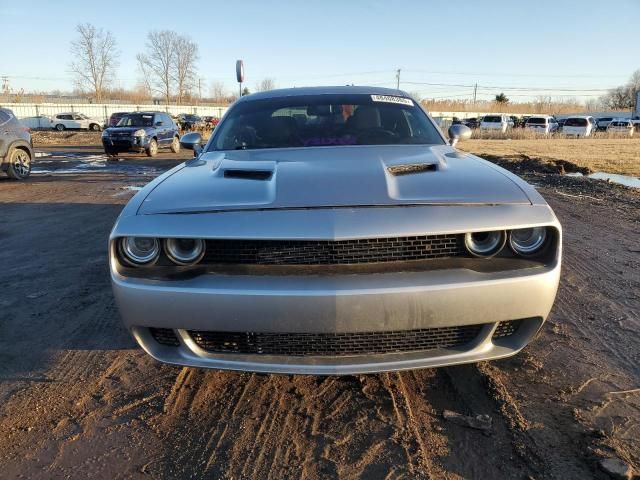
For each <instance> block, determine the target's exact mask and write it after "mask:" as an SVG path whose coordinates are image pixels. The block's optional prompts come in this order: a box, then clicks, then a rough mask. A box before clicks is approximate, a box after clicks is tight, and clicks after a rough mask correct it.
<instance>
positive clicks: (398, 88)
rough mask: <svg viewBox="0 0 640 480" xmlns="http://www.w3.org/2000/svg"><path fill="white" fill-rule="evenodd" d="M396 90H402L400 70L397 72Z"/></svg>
mask: <svg viewBox="0 0 640 480" xmlns="http://www.w3.org/2000/svg"><path fill="white" fill-rule="evenodd" d="M396 90H400V69H398V70H396Z"/></svg>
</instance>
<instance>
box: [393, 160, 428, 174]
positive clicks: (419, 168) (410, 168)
mask: <svg viewBox="0 0 640 480" xmlns="http://www.w3.org/2000/svg"><path fill="white" fill-rule="evenodd" d="M436 170H438V166H437V165H436V164H435V163H411V164H405V165H392V166H390V167H387V171H388V172H389V173H390V174H391V175H395V176H399V175H410V174H412V173H422V172H435V171H436Z"/></svg>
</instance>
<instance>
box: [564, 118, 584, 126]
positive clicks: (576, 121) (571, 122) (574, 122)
mask: <svg viewBox="0 0 640 480" xmlns="http://www.w3.org/2000/svg"><path fill="white" fill-rule="evenodd" d="M564 126H565V127H586V126H587V119H586V118H567V121H566V122H565V123H564Z"/></svg>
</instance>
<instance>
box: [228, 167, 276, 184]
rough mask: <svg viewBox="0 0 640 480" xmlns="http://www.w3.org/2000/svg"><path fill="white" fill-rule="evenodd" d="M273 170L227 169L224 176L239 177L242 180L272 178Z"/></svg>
mask: <svg viewBox="0 0 640 480" xmlns="http://www.w3.org/2000/svg"><path fill="white" fill-rule="evenodd" d="M272 176H273V171H272V170H246V169H235V168H234V169H225V170H224V178H239V179H242V180H263V181H264V180H271V177H272Z"/></svg>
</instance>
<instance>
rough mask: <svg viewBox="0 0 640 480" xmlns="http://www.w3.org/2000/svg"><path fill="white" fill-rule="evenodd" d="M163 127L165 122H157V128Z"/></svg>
mask: <svg viewBox="0 0 640 480" xmlns="http://www.w3.org/2000/svg"><path fill="white" fill-rule="evenodd" d="M162 125H164V122H162V121H160V122H156V127H161V126H162Z"/></svg>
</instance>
